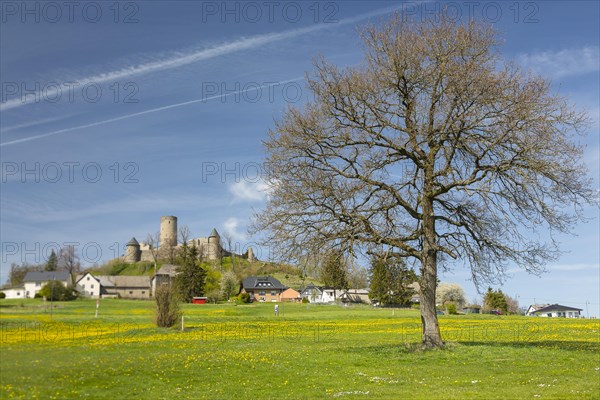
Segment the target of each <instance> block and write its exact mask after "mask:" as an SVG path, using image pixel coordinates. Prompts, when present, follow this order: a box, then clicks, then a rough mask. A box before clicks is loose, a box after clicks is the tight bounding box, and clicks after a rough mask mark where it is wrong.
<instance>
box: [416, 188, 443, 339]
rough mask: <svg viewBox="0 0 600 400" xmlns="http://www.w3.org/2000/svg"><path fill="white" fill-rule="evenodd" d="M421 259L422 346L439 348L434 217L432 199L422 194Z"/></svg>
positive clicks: (440, 336)
mask: <svg viewBox="0 0 600 400" xmlns="http://www.w3.org/2000/svg"><path fill="white" fill-rule="evenodd" d="M422 210H423V236H424V238H423V259H422V260H421V323H422V324H423V346H425V347H427V348H439V347H442V346H443V345H444V342H443V341H442V335H441V333H440V327H439V325H438V320H437V314H436V309H435V289H436V286H437V254H436V253H437V252H436V249H435V243H436V236H435V235H436V234H435V219H434V214H433V200H432V199H430V198H428V197H426V196H423V208H422Z"/></svg>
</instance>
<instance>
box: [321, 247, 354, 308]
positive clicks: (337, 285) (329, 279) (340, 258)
mask: <svg viewBox="0 0 600 400" xmlns="http://www.w3.org/2000/svg"><path fill="white" fill-rule="evenodd" d="M321 280H322V281H323V283H324V284H325V286H330V287H332V288H333V289H335V290H336V291H337V290H339V289H348V270H347V266H346V262H345V259H344V254H343V253H342V252H341V251H337V250H332V251H329V252H328V253H326V254H325V260H324V262H323V264H322V265H321ZM335 296H336V295H335V292H334V297H335Z"/></svg>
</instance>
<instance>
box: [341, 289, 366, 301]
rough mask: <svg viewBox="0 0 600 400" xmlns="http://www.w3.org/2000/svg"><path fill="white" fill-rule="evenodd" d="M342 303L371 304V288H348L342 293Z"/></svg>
mask: <svg viewBox="0 0 600 400" xmlns="http://www.w3.org/2000/svg"><path fill="white" fill-rule="evenodd" d="M340 300H342V303H362V304H371V299H370V298H369V289H348V290H345V291H344V292H343V293H342V294H341V295H340Z"/></svg>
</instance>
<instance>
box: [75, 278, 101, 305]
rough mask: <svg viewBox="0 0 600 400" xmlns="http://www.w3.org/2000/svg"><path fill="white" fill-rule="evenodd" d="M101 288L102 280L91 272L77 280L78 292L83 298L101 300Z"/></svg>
mask: <svg viewBox="0 0 600 400" xmlns="http://www.w3.org/2000/svg"><path fill="white" fill-rule="evenodd" d="M101 286H102V284H101V283H100V279H98V278H97V277H95V276H94V275H92V274H90V273H89V272H86V273H85V274H84V275H82V276H81V277H78V278H77V290H78V291H79V293H80V294H81V295H82V296H86V297H91V298H93V299H99V298H100V290H101Z"/></svg>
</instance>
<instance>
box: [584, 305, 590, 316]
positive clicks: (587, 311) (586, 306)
mask: <svg viewBox="0 0 600 400" xmlns="http://www.w3.org/2000/svg"><path fill="white" fill-rule="evenodd" d="M588 304H590V302H589V301H587V300H586V302H585V313H586V314H587V317H588V319H590V310H589V309H588Z"/></svg>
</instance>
